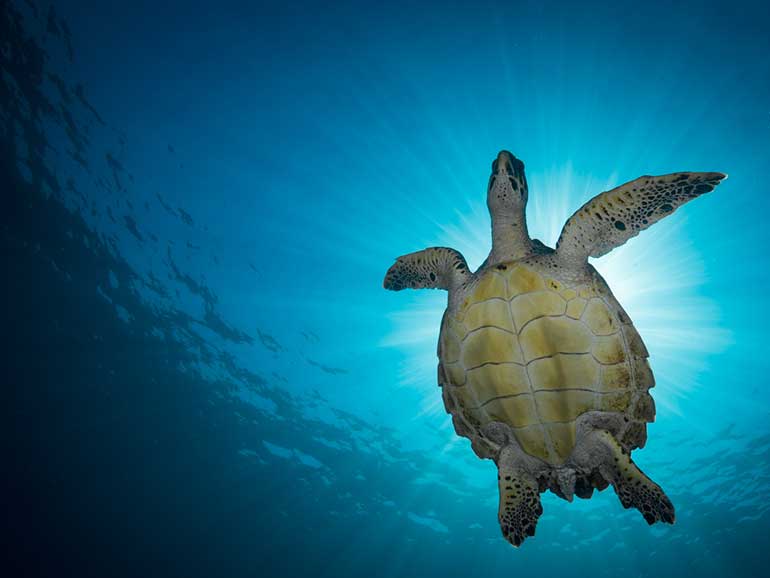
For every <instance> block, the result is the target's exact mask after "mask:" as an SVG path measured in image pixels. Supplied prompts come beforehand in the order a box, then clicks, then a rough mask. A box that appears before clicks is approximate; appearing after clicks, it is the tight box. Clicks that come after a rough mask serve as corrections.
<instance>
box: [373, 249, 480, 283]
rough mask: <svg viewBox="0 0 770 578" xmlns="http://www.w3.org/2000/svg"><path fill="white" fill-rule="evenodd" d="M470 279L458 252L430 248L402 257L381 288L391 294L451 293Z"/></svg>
mask: <svg viewBox="0 0 770 578" xmlns="http://www.w3.org/2000/svg"><path fill="white" fill-rule="evenodd" d="M470 277H471V274H470V272H469V271H468V264H467V263H466V262H465V257H463V256H462V255H461V254H460V252H459V251H455V250H454V249H449V248H448V247H432V248H430V249H424V250H422V251H417V252H416V253H409V254H408V255H402V256H401V257H399V258H398V259H396V262H395V263H394V264H393V266H392V267H391V268H390V269H388V272H387V274H386V275H385V280H384V281H383V283H382V285H383V287H385V289H390V290H391V291H400V290H401V289H446V290H447V291H452V290H453V289H455V288H457V287H459V286H460V285H462V284H463V283H465V282H466V281H468V280H469V279H470Z"/></svg>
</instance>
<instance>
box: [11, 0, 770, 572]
mask: <svg viewBox="0 0 770 578" xmlns="http://www.w3.org/2000/svg"><path fill="white" fill-rule="evenodd" d="M0 7H2V14H0V45H1V46H2V50H1V51H0V65H1V66H2V81H1V82H0V130H2V147H3V148H2V155H0V166H1V167H2V216H1V217H0V218H1V219H2V228H1V229H0V234H1V235H2V253H1V254H2V259H3V266H2V270H3V283H2V287H3V290H4V294H3V303H4V307H3V308H2V314H3V317H2V319H0V324H1V325H2V327H3V330H4V352H5V354H4V356H3V363H2V366H3V373H4V374H3V377H2V391H3V403H2V407H3V419H2V421H1V422H0V423H2V428H3V429H2V431H1V432H0V439H1V440H2V449H3V454H2V455H3V465H4V467H3V475H2V476H0V478H1V479H2V487H0V494H1V495H2V501H3V510H4V514H3V517H2V520H3V526H4V528H3V530H4V531H3V534H4V535H5V536H10V539H7V538H6V544H5V549H6V551H7V554H6V555H5V556H6V563H5V564H4V566H5V567H6V568H9V569H11V571H9V572H8V573H6V572H3V574H4V575H7V576H38V575H40V576H91V575H93V576H115V577H118V576H164V577H169V576H185V577H189V576H259V577H263V576H264V577H268V576H313V577H335V578H347V577H359V576H366V577H375V576H376V577H381V576H382V577H400V576H426V577H432V576H436V577H438V576H441V577H448V576H503V575H509V576H514V575H515V576H520V577H524V576H538V577H542V578H550V577H555V576H563V575H570V576H590V577H592V578H599V577H607V578H612V577H616V576H629V577H648V576H649V577H656V578H657V577H661V578H664V577H677V578H678V577H681V576H683V575H690V576H698V577H705V578H709V577H717V576H720V577H721V576H734V577H754V576H767V575H770V499H769V494H770V380H769V379H768V376H769V375H770V354H769V353H768V347H767V343H768V338H767V335H766V334H767V329H768V326H769V322H770V319H769V318H768V304H767V303H766V300H767V297H768V294H770V267H768V264H769V263H770V259H769V258H768V254H767V251H768V248H770V227H769V226H768V215H769V214H770V185H768V167H770V58H768V54H770V34H768V30H769V29H770V4H768V3H767V2H766V1H760V2H743V1H733V2H701V3H685V2H626V1H617V2H606V3H596V2H566V1H562V2H549V1H541V2H519V1H509V2H502V1H501V2H486V1H484V0H479V1H475V2H466V3H463V2H441V3H427V2H424V3H421V2H399V1H395V2H379V3H364V2H345V1H343V2H338V3H333V4H330V3H326V2H313V1H308V2H296V3H279V2H275V3H272V4H271V3H263V2H249V1H245V0H238V1H236V0H222V1H219V2H206V3H203V2H182V1H178V0H175V1H169V2H148V1H144V0H141V1H136V2H98V1H95V0H89V1H81V2H77V1H71V0H62V1H59V2H54V3H53V4H51V3H45V2H40V1H38V0H34V1H32V0H18V1H11V0H0ZM501 149H507V150H510V151H511V152H513V154H515V155H516V156H517V157H518V158H520V159H522V160H523V161H524V162H525V163H526V167H527V178H528V180H529V204H528V210H527V217H528V224H529V230H530V233H531V234H532V236H533V237H537V238H538V239H540V240H541V241H543V242H544V243H545V244H547V245H550V246H553V245H554V244H555V242H556V239H557V238H558V235H559V231H560V230H561V226H562V225H563V223H564V222H565V220H566V219H567V218H568V217H569V216H570V215H571V214H572V212H574V211H575V210H576V209H577V208H578V207H580V206H581V205H582V204H583V203H584V202H585V201H587V200H588V199H590V198H591V197H593V196H594V195H596V194H598V193H600V192H602V191H606V190H608V189H610V188H612V187H614V186H617V185H619V184H622V183H624V182H626V181H629V180H631V179H634V178H636V177H638V176H640V175H646V174H651V175H659V174H666V173H672V172H677V171H719V172H724V173H727V174H728V175H729V178H728V179H727V180H726V181H725V182H723V183H722V184H721V185H720V186H719V187H718V188H717V189H716V190H714V191H713V192H711V193H709V194H707V195H704V196H702V197H700V198H698V199H696V200H694V201H693V202H692V203H688V204H687V205H686V206H684V207H682V208H681V209H679V210H678V211H677V212H676V214H674V215H673V216H671V217H669V218H668V219H665V220H664V221H662V222H660V223H658V224H656V225H655V226H654V227H652V228H650V229H649V230H647V231H644V232H642V233H641V234H640V235H639V236H638V237H635V238H633V239H632V240H630V241H629V242H628V243H627V244H626V245H624V246H623V247H621V248H619V249H617V250H615V251H613V252H611V253H610V254H608V255H606V256H604V257H602V258H600V259H593V260H592V263H593V265H594V266H595V267H596V268H597V269H598V270H599V272H600V273H601V274H602V275H603V276H604V277H605V278H606V280H607V282H608V283H609V285H610V287H611V288H612V289H613V291H614V293H615V295H616V297H617V298H618V300H619V301H620V302H621V303H622V304H623V306H624V308H625V309H626V311H627V312H628V314H629V315H630V317H631V318H632V319H633V320H634V323H635V325H636V327H637V328H638V330H639V332H640V333H641V335H642V337H643V338H644V340H645V343H646V344H647V347H648V349H649V351H650V363H651V366H652V369H653V371H654V372H655V375H656V379H657V385H656V387H655V388H654V389H653V390H652V396H653V397H654V399H655V403H656V406H657V417H656V420H655V422H654V423H652V424H650V425H649V427H648V433H649V440H648V442H647V445H646V446H645V447H644V448H643V449H639V450H636V451H635V452H634V459H635V461H636V463H638V464H639V466H640V467H641V468H642V469H643V470H644V471H645V472H646V473H647V474H648V475H650V477H651V478H653V479H654V480H655V481H656V482H658V483H659V484H660V485H661V487H662V488H663V489H664V490H665V491H666V493H667V494H668V496H669V497H670V498H671V501H672V502H673V503H674V505H675V507H676V513H677V519H676V523H675V524H674V525H673V526H669V525H663V524H656V525H654V526H648V525H647V523H646V522H645V521H644V519H643V518H642V516H641V515H640V514H639V512H638V511H636V510H625V509H623V508H622V506H621V504H620V502H619V501H618V499H617V497H616V496H615V494H614V492H613V490H612V488H609V489H607V490H605V491H603V492H601V493H594V496H593V497H592V498H591V499H590V500H580V499H576V500H575V501H574V502H572V503H568V502H566V501H564V500H562V499H559V498H558V497H556V496H555V495H553V494H551V493H546V494H543V508H544V513H543V515H542V517H541V518H540V521H539V523H538V527H537V534H536V536H534V537H532V538H529V539H528V540H527V541H526V542H525V543H524V544H523V545H522V547H521V548H518V549H517V548H513V547H512V546H511V545H510V544H508V543H507V542H506V541H505V540H504V539H503V537H502V535H501V532H500V527H499V525H498V522H497V500H498V495H497V493H498V489H497V479H496V475H497V472H496V468H495V465H494V463H493V462H492V461H490V460H480V459H478V458H477V457H476V456H475V455H474V453H473V451H472V450H471V447H470V443H469V441H468V440H467V439H465V438H460V437H458V436H457V435H456V434H455V432H454V429H453V427H452V424H451V419H450V416H449V415H447V414H446V413H445V411H444V408H443V404H442V402H441V392H440V389H439V388H438V387H437V383H436V366H437V362H438V360H437V358H436V343H437V339H438V332H439V324H440V320H441V315H442V312H443V309H444V307H445V306H446V293H444V292H440V291H404V292H399V293H393V292H388V291H385V290H384V289H383V287H382V282H383V277H384V274H385V271H386V270H387V269H388V267H389V266H390V265H391V264H392V263H393V261H394V259H395V258H396V257H397V256H399V255H402V254H404V253H409V252H412V251H417V250H420V249H423V248H425V247H429V246H436V245H440V246H449V247H454V248H455V249H458V250H460V251H461V252H462V253H463V254H464V255H465V257H466V258H467V259H468V263H469V265H470V266H471V267H472V268H474V269H475V268H476V267H478V266H479V265H480V264H481V263H482V262H483V260H484V259H485V258H486V255H487V253H488V252H489V250H490V247H491V236H490V223H489V215H488V212H487V208H486V204H485V202H486V184H487V179H488V177H489V173H490V163H491V162H492V160H493V159H494V158H495V156H496V155H497V153H498V151H500V150H501Z"/></svg>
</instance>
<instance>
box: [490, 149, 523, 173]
mask: <svg viewBox="0 0 770 578" xmlns="http://www.w3.org/2000/svg"><path fill="white" fill-rule="evenodd" d="M492 174H493V175H509V176H514V175H517V176H518V175H523V174H524V163H523V162H521V161H520V160H519V159H517V158H516V157H515V156H513V154H512V153H510V152H508V151H506V150H502V151H500V152H499V153H497V158H496V159H495V160H494V161H492Z"/></svg>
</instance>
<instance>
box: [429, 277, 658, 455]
mask: <svg viewBox="0 0 770 578" xmlns="http://www.w3.org/2000/svg"><path fill="white" fill-rule="evenodd" d="M438 352H439V360H440V363H439V384H440V385H441V386H442V388H443V398H444V404H445V406H446V409H447V411H448V412H449V413H451V414H452V415H453V422H454V425H455V429H456V431H457V433H458V434H459V435H462V436H465V437H468V438H470V439H471V441H472V445H473V449H474V450H475V451H476V453H477V454H478V455H479V456H480V457H493V456H494V455H495V452H496V451H497V450H498V449H499V448H498V447H497V446H495V444H494V443H493V442H492V441H491V440H489V439H487V438H485V437H484V436H483V434H482V433H481V428H482V427H483V426H484V425H486V424H488V423H491V422H502V423H505V424H507V425H508V426H510V427H511V428H512V430H513V432H514V435H515V436H516V439H517V441H518V442H519V444H520V445H521V447H522V449H523V450H524V451H525V452H527V453H528V454H530V455H532V456H535V457H537V458H540V459H542V460H544V461H546V462H547V463H550V464H553V465H559V464H562V463H564V461H565V460H566V459H567V458H568V457H569V455H570V453H571V452H572V450H573V448H574V446H575V435H576V420H577V419H578V418H579V417H580V416H581V415H582V414H584V413H586V412H589V411H591V412H597V411H598V412H609V413H613V414H619V415H621V416H622V417H623V418H624V419H623V420H619V421H621V422H622V423H623V426H622V428H621V430H620V431H618V432H616V437H617V439H618V441H619V442H620V443H621V444H622V445H623V446H624V447H625V448H626V449H628V450H631V449H633V448H635V447H641V446H642V445H644V442H645V439H646V423H647V422H650V421H652V420H653V419H654V417H655V408H654V404H653V400H652V398H651V397H650V395H649V393H648V389H649V388H650V387H652V386H653V385H654V380H653V376H652V372H651V370H650V368H649V364H648V363H647V356H648V353H647V350H646V348H645V346H644V344H643V343H642V340H641V337H640V336H639V334H638V332H637V331H636V329H635V328H634V326H633V325H632V323H631V320H630V319H629V318H628V316H627V315H626V313H625V312H624V311H623V308H622V307H621V306H620V304H619V303H618V302H617V301H616V300H615V298H614V297H613V295H612V293H611V292H610V290H609V288H608V287H607V285H606V283H605V282H604V280H603V279H602V278H601V277H600V276H599V274H598V273H596V272H595V271H594V270H593V269H592V275H591V277H590V278H588V279H587V280H583V281H581V282H577V283H572V284H569V283H566V282H563V281H560V280H558V279H556V278H554V277H553V275H552V274H550V273H548V274H545V273H541V272H539V270H538V268H537V267H536V266H533V264H531V263H530V264H528V263H524V262H515V263H506V264H502V265H498V266H496V267H494V268H490V269H487V270H486V271H484V272H483V273H482V274H481V276H480V277H479V278H478V280H477V281H476V282H475V283H474V284H473V285H472V286H471V287H469V289H468V291H467V293H466V295H465V297H464V299H463V300H462V302H461V303H459V304H458V305H457V307H456V308H455V309H454V310H447V312H446V313H445V315H444V319H443V321H442V324H441V336H440V338H439V351H438Z"/></svg>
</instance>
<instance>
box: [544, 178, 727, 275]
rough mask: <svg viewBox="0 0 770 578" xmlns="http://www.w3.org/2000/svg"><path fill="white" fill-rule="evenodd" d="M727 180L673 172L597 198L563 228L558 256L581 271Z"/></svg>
mask: <svg viewBox="0 0 770 578" xmlns="http://www.w3.org/2000/svg"><path fill="white" fill-rule="evenodd" d="M726 176H727V175H724V174H722V173H672V174H670V175H663V176H659V177H651V176H644V177H639V178H638V179H636V180H633V181H630V182H628V183H626V184H624V185H620V186H619V187H616V188H614V189H612V190H611V191H607V192H605V193H601V194H600V195H597V196H596V197H594V198H593V199H591V200H590V201H588V202H587V203H586V204H585V205H583V206H582V207H580V209H578V210H577V212H576V213H575V214H574V215H572V216H571V217H570V218H569V220H568V221H567V223H566V224H565V225H564V229H562V232H561V236H560V237H559V242H558V243H557V244H556V252H557V253H558V255H559V256H560V257H562V258H563V259H564V261H565V262H567V263H570V262H571V263H574V264H575V265H576V266H582V265H583V264H584V263H585V262H586V261H587V259H588V257H589V256H590V257H601V256H602V255H604V254H606V253H609V252H610V251H612V249H614V248H615V247H619V246H620V245H622V244H623V243H625V242H626V241H628V240H629V239H630V238H631V237H634V236H636V235H638V234H639V232H640V231H643V230H644V229H646V228H647V227H649V226H651V225H652V224H653V223H656V222H658V221H660V220H661V219H662V218H663V217H665V216H666V215H670V214H671V213H673V212H674V211H675V210H676V209H677V207H679V206H681V205H683V204H685V203H686V202H687V201H690V200H692V199H694V198H696V197H699V196H700V195H702V194H704V193H708V192H709V191H711V190H713V189H714V187H716V186H717V185H718V184H719V183H720V182H721V181H722V179H724V178H725V177H726Z"/></svg>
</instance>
